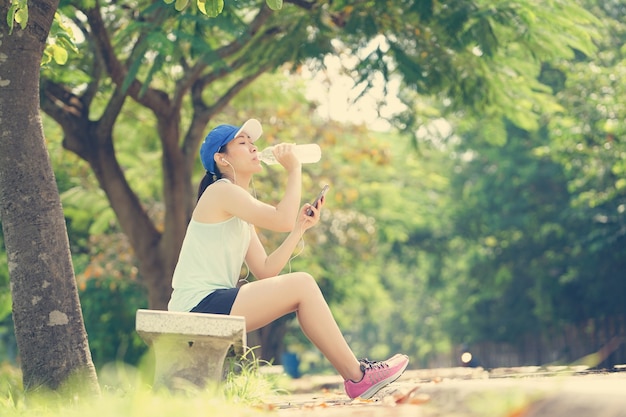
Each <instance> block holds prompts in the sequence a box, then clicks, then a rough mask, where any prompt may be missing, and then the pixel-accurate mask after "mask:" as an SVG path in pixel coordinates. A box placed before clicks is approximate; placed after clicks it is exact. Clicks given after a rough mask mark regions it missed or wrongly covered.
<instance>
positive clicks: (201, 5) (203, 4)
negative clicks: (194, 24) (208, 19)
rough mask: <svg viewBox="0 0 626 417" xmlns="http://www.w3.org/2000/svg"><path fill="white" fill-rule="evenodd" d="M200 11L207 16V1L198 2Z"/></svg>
mask: <svg viewBox="0 0 626 417" xmlns="http://www.w3.org/2000/svg"><path fill="white" fill-rule="evenodd" d="M197 5H198V10H200V12H202V14H204V15H205V14H206V0H198V2H197Z"/></svg>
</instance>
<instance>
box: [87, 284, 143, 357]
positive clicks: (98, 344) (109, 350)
mask: <svg viewBox="0 0 626 417" xmlns="http://www.w3.org/2000/svg"><path fill="white" fill-rule="evenodd" d="M79 296H80V300H81V304H82V309H83V318H84V320H85V327H86V329H87V334H88V335H89V347H90V350H91V355H92V358H93V362H94V364H95V365H96V367H97V368H101V367H102V366H104V365H105V364H107V363H109V362H116V361H123V362H125V363H129V364H131V365H136V364H138V363H139V360H140V358H141V357H142V355H143V354H144V353H145V352H146V350H147V346H146V345H145V343H144V342H143V341H142V340H141V338H140V337H139V336H138V335H137V332H136V331H135V313H136V312H137V309H139V308H147V304H148V303H147V299H146V294H145V290H144V289H143V288H142V287H141V286H140V285H139V284H138V283H137V282H134V281H129V280H126V279H119V278H112V277H101V278H98V279H93V278H92V279H89V280H86V281H84V282H83V283H82V284H81V287H80V292H79Z"/></svg>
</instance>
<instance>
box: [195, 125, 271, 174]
mask: <svg viewBox="0 0 626 417" xmlns="http://www.w3.org/2000/svg"><path fill="white" fill-rule="evenodd" d="M240 132H246V134H247V135H248V136H250V139H252V142H254V141H256V140H257V139H258V138H259V137H260V136H261V135H262V134H263V128H262V127H261V123H260V122H259V121H258V120H256V119H249V120H247V121H246V122H245V123H244V124H243V125H242V126H241V127H240V128H239V127H237V126H233V125H219V126H217V127H215V128H214V129H213V130H211V131H210V132H209V134H208V135H206V138H204V142H202V146H201V147H200V160H201V161H202V165H203V166H204V169H206V170H207V172H211V173H215V171H216V170H215V159H214V155H215V154H216V153H217V152H219V150H220V148H221V147H222V146H224V145H226V144H227V143H228V142H230V141H231V140H233V139H235V138H236V137H237V135H239V133H240Z"/></svg>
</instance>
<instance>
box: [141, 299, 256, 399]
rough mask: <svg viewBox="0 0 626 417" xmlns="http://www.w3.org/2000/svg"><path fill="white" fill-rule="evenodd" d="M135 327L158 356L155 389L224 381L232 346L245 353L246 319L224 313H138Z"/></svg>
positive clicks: (155, 311)
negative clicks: (227, 358)
mask: <svg viewBox="0 0 626 417" xmlns="http://www.w3.org/2000/svg"><path fill="white" fill-rule="evenodd" d="M135 327H136V330H137V333H139V335H140V336H141V338H142V339H143V340H144V341H145V342H146V343H147V344H148V345H149V346H150V347H151V349H153V351H154V355H155V361H156V363H155V370H154V387H155V388H157V387H163V386H164V387H167V388H169V389H175V388H177V387H179V386H181V385H183V384H188V383H192V384H194V385H196V386H197V387H204V386H205V385H206V383H207V381H216V382H219V381H221V380H222V376H223V368H224V360H225V358H226V354H227V353H228V350H229V349H230V347H231V346H233V347H234V348H235V351H236V352H237V354H243V349H244V347H245V346H246V324H245V319H244V318H243V317H238V316H227V315H222V314H205V313H179V312H169V311H158V310H137V315H136V322H135Z"/></svg>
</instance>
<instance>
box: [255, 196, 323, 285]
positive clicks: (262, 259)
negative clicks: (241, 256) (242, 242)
mask: <svg viewBox="0 0 626 417" xmlns="http://www.w3.org/2000/svg"><path fill="white" fill-rule="evenodd" d="M323 205H324V200H323V199H322V200H321V201H320V203H319V204H318V207H317V208H315V207H311V205H310V204H305V205H304V206H303V207H302V208H301V209H300V212H299V215H298V221H297V222H296V224H295V226H294V227H293V230H292V231H291V233H289V235H287V237H286V238H285V240H284V241H283V243H282V244H281V245H280V246H279V247H278V248H277V249H276V250H275V251H274V252H272V253H271V254H270V255H267V253H266V251H265V248H264V247H263V245H262V244H261V241H260V239H259V236H258V235H257V233H256V230H254V229H253V231H252V237H251V240H250V246H249V247H248V253H247V254H246V263H247V264H248V268H250V272H251V273H252V274H253V275H254V276H255V277H256V278H257V279H263V278H269V277H273V276H276V275H278V274H279V273H280V271H282V269H283V268H284V267H285V265H286V264H287V262H289V259H290V257H291V255H292V254H293V251H294V249H295V248H296V247H297V245H298V242H300V238H301V237H302V235H303V234H304V232H305V231H307V230H308V229H310V228H311V227H313V226H314V225H316V224H317V223H318V222H319V216H320V210H321V208H322V206H323ZM308 208H311V210H313V216H308V215H307V214H306V211H307V209H308Z"/></svg>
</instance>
